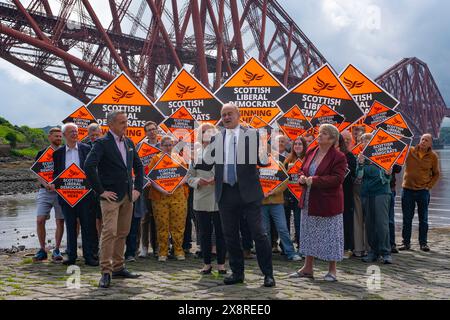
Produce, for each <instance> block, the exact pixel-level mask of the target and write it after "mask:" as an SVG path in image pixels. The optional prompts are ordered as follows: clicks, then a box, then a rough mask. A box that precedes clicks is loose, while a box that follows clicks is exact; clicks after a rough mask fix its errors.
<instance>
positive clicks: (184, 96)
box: [155, 68, 222, 124]
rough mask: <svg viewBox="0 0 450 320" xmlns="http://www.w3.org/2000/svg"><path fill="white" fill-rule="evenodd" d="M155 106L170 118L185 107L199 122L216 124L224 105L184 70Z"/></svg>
mask: <svg viewBox="0 0 450 320" xmlns="http://www.w3.org/2000/svg"><path fill="white" fill-rule="evenodd" d="M155 106H156V107H157V108H158V109H159V110H160V111H161V112H162V113H163V114H164V115H165V116H170V115H171V114H172V113H174V112H175V111H176V110H178V109H179V108H181V107H184V108H186V109H188V110H189V112H190V113H191V114H192V116H193V117H194V119H195V120H196V121H198V122H210V123H212V124H216V123H217V122H218V121H219V120H220V110H221V109H222V103H221V102H220V101H219V100H218V99H217V98H216V97H215V96H214V94H213V93H212V92H211V91H209V90H208V88H206V87H205V86H204V85H203V84H202V83H201V82H200V81H199V80H197V79H196V78H195V77H194V76H193V75H191V74H190V73H189V72H188V71H187V70H186V69H185V68H182V69H181V70H180V72H179V73H178V74H177V76H176V77H175V78H174V79H173V80H172V82H171V83H170V84H169V85H168V86H167V88H166V89H165V90H164V92H163V93H162V94H161V96H160V97H159V99H158V100H157V101H156V102H155Z"/></svg>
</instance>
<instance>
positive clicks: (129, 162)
mask: <svg viewBox="0 0 450 320" xmlns="http://www.w3.org/2000/svg"><path fill="white" fill-rule="evenodd" d="M124 144H125V151H126V156H127V168H132V155H133V154H132V152H133V151H132V148H131V146H130V145H129V143H128V139H127V138H124Z"/></svg>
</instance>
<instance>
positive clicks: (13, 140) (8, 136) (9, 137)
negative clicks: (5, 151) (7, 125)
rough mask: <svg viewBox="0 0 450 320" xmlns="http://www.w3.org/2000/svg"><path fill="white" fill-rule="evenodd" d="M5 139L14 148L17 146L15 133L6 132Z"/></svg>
mask: <svg viewBox="0 0 450 320" xmlns="http://www.w3.org/2000/svg"><path fill="white" fill-rule="evenodd" d="M5 139H6V140H8V142H9V145H10V146H11V148H13V149H15V148H16V147H17V135H16V134H15V133H14V132H8V133H7V134H6V136H5Z"/></svg>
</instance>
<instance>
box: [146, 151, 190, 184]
mask: <svg viewBox="0 0 450 320" xmlns="http://www.w3.org/2000/svg"><path fill="white" fill-rule="evenodd" d="M186 174H187V169H186V168H185V167H184V166H183V165H182V164H181V163H179V162H178V161H176V160H174V159H173V158H172V157H170V156H169V155H168V154H164V155H163V156H162V157H161V159H159V161H158V162H157V163H156V164H155V165H154V166H153V168H151V169H150V173H149V174H148V177H149V178H150V180H152V181H153V182H155V183H156V184H157V185H159V186H160V187H161V188H162V189H163V190H165V191H167V192H168V193H173V192H174V191H175V190H176V189H177V188H178V186H179V185H180V183H181V181H182V180H183V178H184V177H185V176H186Z"/></svg>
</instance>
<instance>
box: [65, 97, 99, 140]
mask: <svg viewBox="0 0 450 320" xmlns="http://www.w3.org/2000/svg"><path fill="white" fill-rule="evenodd" d="M68 122H73V123H75V124H76V125H77V126H78V139H80V141H82V140H84V139H86V138H87V136H88V126H89V125H90V124H91V123H95V122H96V121H95V119H94V116H93V115H92V114H91V113H90V112H89V110H88V109H86V107H85V106H81V107H79V108H78V109H77V110H76V111H75V112H74V113H72V114H71V115H69V116H68V117H67V118H65V119H64V120H63V121H62V123H68Z"/></svg>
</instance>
